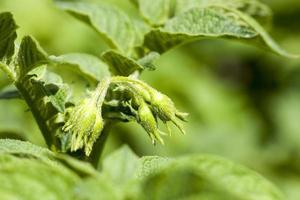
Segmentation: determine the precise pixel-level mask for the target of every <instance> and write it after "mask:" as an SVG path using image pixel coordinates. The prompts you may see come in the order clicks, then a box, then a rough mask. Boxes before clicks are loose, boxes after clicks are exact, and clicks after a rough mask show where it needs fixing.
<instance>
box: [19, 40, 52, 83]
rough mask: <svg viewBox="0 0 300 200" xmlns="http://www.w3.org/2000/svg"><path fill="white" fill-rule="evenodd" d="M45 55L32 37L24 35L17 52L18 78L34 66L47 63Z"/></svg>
mask: <svg viewBox="0 0 300 200" xmlns="http://www.w3.org/2000/svg"><path fill="white" fill-rule="evenodd" d="M47 57H48V56H47V54H46V53H45V52H44V50H42V49H41V47H40V46H39V44H38V43H37V42H36V41H35V40H34V39H33V38H31V37H30V36H26V37H24V38H23V39H22V42H21V45H20V49H19V52H18V68H19V78H23V77H24V76H25V75H26V74H27V73H28V72H29V71H31V70H32V69H34V68H35V67H38V66H40V65H42V64H46V63H48V58H47Z"/></svg>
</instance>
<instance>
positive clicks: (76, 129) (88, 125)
mask: <svg viewBox="0 0 300 200" xmlns="http://www.w3.org/2000/svg"><path fill="white" fill-rule="evenodd" d="M103 124H104V123H103V119H102V117H101V114H100V113H99V110H98V109H97V106H96V102H95V101H93V99H84V100H83V101H82V102H81V103H79V104H78V105H77V106H75V107H74V108H73V110H72V111H71V112H70V118H69V120H68V121H67V123H66V124H65V125H64V127H63V131H65V132H68V131H69V132H71V133H72V137H71V151H77V150H78V149H81V148H83V147H84V148H85V154H86V155H89V154H90V152H91V148H90V147H91V146H92V145H93V143H94V140H91V138H97V137H98V136H99V134H100V133H101V131H102V129H103Z"/></svg>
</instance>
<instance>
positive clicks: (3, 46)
mask: <svg viewBox="0 0 300 200" xmlns="http://www.w3.org/2000/svg"><path fill="white" fill-rule="evenodd" d="M17 28H18V26H17V25H16V23H15V21H14V19H13V16H12V14H11V13H9V12H4V13H0V61H1V62H2V60H3V62H4V63H5V64H8V63H9V62H10V58H11V57H12V56H13V54H14V52H15V44H14V41H15V39H16V38H17V33H16V29H17Z"/></svg>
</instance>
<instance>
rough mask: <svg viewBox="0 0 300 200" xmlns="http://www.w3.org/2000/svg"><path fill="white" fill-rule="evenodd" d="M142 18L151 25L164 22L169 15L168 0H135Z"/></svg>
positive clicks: (169, 6) (169, 5) (169, 3)
mask: <svg viewBox="0 0 300 200" xmlns="http://www.w3.org/2000/svg"><path fill="white" fill-rule="evenodd" d="M135 3H136V4H137V5H138V7H139V10H140V12H141V14H142V16H143V18H144V19H145V20H146V21H147V22H148V23H150V24H152V25H161V24H164V23H165V22H166V21H167V20H168V19H169V16H170V14H171V13H170V12H171V11H170V10H171V1H170V0H152V1H149V0H136V1H135Z"/></svg>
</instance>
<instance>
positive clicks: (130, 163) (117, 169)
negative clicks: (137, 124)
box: [102, 146, 139, 185]
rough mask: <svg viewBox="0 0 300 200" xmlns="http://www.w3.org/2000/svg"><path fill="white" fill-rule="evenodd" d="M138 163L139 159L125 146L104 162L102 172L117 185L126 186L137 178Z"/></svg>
mask: <svg viewBox="0 0 300 200" xmlns="http://www.w3.org/2000/svg"><path fill="white" fill-rule="evenodd" d="M138 163H139V160H138V157H137V156H136V155H135V154H134V153H133V152H132V151H131V150H130V149H129V147H127V146H123V147H121V148H120V149H118V150H117V151H115V152H113V153H112V154H110V155H109V156H108V157H107V158H106V159H105V160H104V162H103V169H102V172H103V174H104V175H105V176H107V177H108V179H110V180H111V181H113V182H114V183H115V184H118V185H122V184H123V185H124V184H125V183H127V182H128V181H130V180H132V179H133V178H135V173H136V169H137V167H138Z"/></svg>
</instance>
